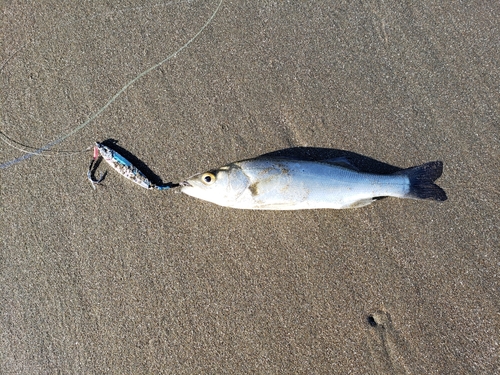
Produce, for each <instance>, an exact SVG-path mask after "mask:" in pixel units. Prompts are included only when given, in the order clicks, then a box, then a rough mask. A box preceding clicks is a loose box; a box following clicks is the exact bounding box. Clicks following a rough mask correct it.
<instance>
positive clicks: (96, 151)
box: [87, 146, 107, 190]
mask: <svg viewBox="0 0 500 375" xmlns="http://www.w3.org/2000/svg"><path fill="white" fill-rule="evenodd" d="M98 157H99V149H98V148H97V147H96V146H94V157H93V158H92V160H91V161H90V165H89V170H88V172H87V178H88V180H89V181H90V183H91V184H92V187H93V188H94V190H95V189H96V187H95V186H96V185H99V184H100V183H101V182H102V180H104V177H105V176H106V173H107V172H104V174H103V173H102V172H99V178H98V179H95V178H94V176H93V173H92V172H93V171H92V169H93V168H94V166H95V162H96V161H97V158H98Z"/></svg>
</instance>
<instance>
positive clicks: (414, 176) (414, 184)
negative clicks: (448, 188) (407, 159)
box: [397, 161, 448, 202]
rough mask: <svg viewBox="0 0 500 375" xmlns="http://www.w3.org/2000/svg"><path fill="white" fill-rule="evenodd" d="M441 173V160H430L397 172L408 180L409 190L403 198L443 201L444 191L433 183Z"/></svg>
mask: <svg viewBox="0 0 500 375" xmlns="http://www.w3.org/2000/svg"><path fill="white" fill-rule="evenodd" d="M442 173H443V162H442V161H431V162H429V163H425V164H422V165H418V166H416V167H412V168H408V169H404V170H402V171H399V172H397V174H401V175H404V176H407V177H408V179H409V180H410V190H409V191H408V193H407V194H405V196H404V197H405V198H411V199H430V200H434V201H440V202H442V201H445V200H446V199H448V197H447V196H446V192H445V191H444V190H443V189H441V188H440V187H439V186H438V185H436V184H435V183H434V181H436V180H437V179H438V178H439V177H440V176H441V174H442Z"/></svg>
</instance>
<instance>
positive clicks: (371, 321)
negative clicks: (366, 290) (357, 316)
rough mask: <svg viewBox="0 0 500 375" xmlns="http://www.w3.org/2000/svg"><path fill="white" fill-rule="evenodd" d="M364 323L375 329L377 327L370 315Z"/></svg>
mask: <svg viewBox="0 0 500 375" xmlns="http://www.w3.org/2000/svg"><path fill="white" fill-rule="evenodd" d="M366 321H367V322H368V324H369V325H371V326H372V327H376V326H377V322H376V321H375V318H374V317H373V316H372V315H369V316H368V318H366Z"/></svg>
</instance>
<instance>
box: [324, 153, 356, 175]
mask: <svg viewBox="0 0 500 375" xmlns="http://www.w3.org/2000/svg"><path fill="white" fill-rule="evenodd" d="M320 162H321V163H328V164H333V165H336V166H338V167H342V168H346V169H350V170H352V171H356V172H359V170H358V168H356V167H355V166H354V165H352V164H351V162H350V161H349V160H348V159H347V158H346V157H345V156H341V157H338V158H333V159H325V160H320Z"/></svg>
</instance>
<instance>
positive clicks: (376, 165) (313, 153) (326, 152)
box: [262, 147, 412, 174]
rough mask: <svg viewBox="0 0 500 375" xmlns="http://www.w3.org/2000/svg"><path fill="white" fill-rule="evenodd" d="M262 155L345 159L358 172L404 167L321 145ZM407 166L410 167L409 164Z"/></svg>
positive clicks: (304, 158)
mask: <svg viewBox="0 0 500 375" xmlns="http://www.w3.org/2000/svg"><path fill="white" fill-rule="evenodd" d="M262 157H282V158H288V159H298V160H307V161H322V160H324V161H326V160H333V159H339V158H341V159H346V161H347V162H348V163H349V164H351V165H352V166H353V167H354V168H355V169H357V170H358V171H359V172H365V173H373V174H392V173H395V172H398V171H401V170H403V169H405V168H406V167H405V168H400V167H396V166H394V165H390V164H387V163H383V162H381V161H378V160H375V159H373V158H370V157H368V156H364V155H361V154H357V153H355V152H352V151H345V150H340V149H334V148H321V147H292V148H285V149H283V150H277V151H272V152H269V153H267V154H264V155H262ZM407 167H412V165H409V166H407Z"/></svg>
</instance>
